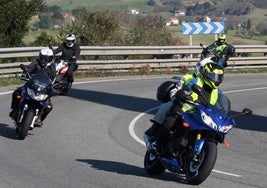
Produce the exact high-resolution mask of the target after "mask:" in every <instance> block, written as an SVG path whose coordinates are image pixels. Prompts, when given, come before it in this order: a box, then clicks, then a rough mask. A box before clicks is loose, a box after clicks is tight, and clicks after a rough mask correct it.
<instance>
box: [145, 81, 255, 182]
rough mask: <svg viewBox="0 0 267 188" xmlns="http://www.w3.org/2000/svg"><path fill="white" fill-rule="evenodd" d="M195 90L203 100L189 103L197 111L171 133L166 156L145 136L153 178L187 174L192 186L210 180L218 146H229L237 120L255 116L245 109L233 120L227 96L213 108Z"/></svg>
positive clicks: (147, 163) (147, 167)
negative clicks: (226, 136) (229, 139)
mask: <svg viewBox="0 0 267 188" xmlns="http://www.w3.org/2000/svg"><path fill="white" fill-rule="evenodd" d="M191 89H192V91H194V92H195V93H197V94H198V95H199V96H201V97H202V98H203V100H202V101H201V102H193V101H190V100H186V102H187V103H189V104H190V105H191V106H194V110H193V111H189V112H185V113H183V114H182V125H181V124H179V125H177V126H175V127H174V129H173V130H170V132H169V139H168V144H167V146H166V152H164V153H159V152H158V151H156V150H155V149H153V147H151V140H153V138H148V137H147V136H146V135H145V141H146V146H147V151H146V154H145V158H144V167H145V170H146V171H147V173H148V174H151V175H160V174H162V173H163V172H164V171H165V170H166V169H167V170H169V171H171V172H174V173H178V174H185V178H186V181H187V182H188V183H189V184H192V185H198V184H200V183H202V182H203V181H204V180H205V179H206V178H207V177H208V176H209V174H210V173H211V171H212V169H213V167H214V165H215V162H216V159H217V144H218V143H224V144H225V145H227V144H228V143H227V142H226V141H225V139H224V138H225V135H227V134H228V133H229V132H230V131H231V129H232V128H233V127H234V126H235V122H234V120H233V117H235V116H240V115H251V114H252V111H251V110H250V109H247V108H244V109H243V111H242V112H241V113H238V114H236V115H233V116H229V111H230V107H231V105H230V100H229V99H228V97H227V96H226V95H224V94H222V93H221V94H220V95H219V98H218V101H217V103H216V104H215V105H210V104H209V102H208V100H207V99H205V96H204V95H203V94H202V93H201V89H200V88H199V87H198V86H197V85H193V86H192V88H191Z"/></svg>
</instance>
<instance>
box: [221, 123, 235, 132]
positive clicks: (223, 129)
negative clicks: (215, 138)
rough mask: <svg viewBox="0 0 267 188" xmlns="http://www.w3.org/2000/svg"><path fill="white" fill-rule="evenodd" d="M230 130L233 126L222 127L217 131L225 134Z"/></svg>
mask: <svg viewBox="0 0 267 188" xmlns="http://www.w3.org/2000/svg"><path fill="white" fill-rule="evenodd" d="M232 128H233V125H224V126H222V127H221V128H220V129H219V131H220V132H222V133H227V132H228V131H230V130H231V129H232Z"/></svg>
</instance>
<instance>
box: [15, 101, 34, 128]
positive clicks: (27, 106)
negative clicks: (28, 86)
mask: <svg viewBox="0 0 267 188" xmlns="http://www.w3.org/2000/svg"><path fill="white" fill-rule="evenodd" d="M27 110H29V105H28V104H25V105H24V107H23V109H22V112H21V113H20V116H19V118H18V123H19V124H21V122H22V120H23V117H24V115H25V112H26V111H27ZM38 113H39V109H35V116H34V117H33V119H32V123H31V125H30V127H31V128H34V123H35V121H36V119H37V118H38Z"/></svg>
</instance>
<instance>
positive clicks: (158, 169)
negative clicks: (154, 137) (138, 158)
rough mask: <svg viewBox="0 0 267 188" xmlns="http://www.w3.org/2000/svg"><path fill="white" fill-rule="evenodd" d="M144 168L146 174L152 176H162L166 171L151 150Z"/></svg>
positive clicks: (148, 152) (147, 153) (146, 156)
mask: <svg viewBox="0 0 267 188" xmlns="http://www.w3.org/2000/svg"><path fill="white" fill-rule="evenodd" d="M144 167H145V170H146V172H147V173H148V174H151V175H160V174H162V173H163V172H164V171H165V169H166V168H165V167H164V166H163V165H162V164H161V162H160V160H159V159H158V158H157V156H156V155H155V154H154V153H152V152H151V151H149V150H147V151H146V155H145V159H144Z"/></svg>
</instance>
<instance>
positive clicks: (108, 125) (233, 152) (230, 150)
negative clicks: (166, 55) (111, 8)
mask: <svg viewBox="0 0 267 188" xmlns="http://www.w3.org/2000/svg"><path fill="white" fill-rule="evenodd" d="M170 79H171V77H170V76H163V77H131V78H114V79H110V78H103V79H94V80H92V79H91V80H79V81H76V83H75V84H74V85H73V88H72V89H71V90H70V92H69V93H68V95H67V96H58V97H54V98H53V99H52V102H53V104H54V110H53V111H52V112H51V114H50V115H49V116H48V118H47V119H46V120H45V121H44V124H45V126H44V127H43V128H36V129H34V130H33V131H30V132H29V133H30V135H29V136H28V137H27V138H26V139H25V140H23V141H21V140H17V139H16V137H15V130H14V126H13V123H12V121H11V120H10V118H9V117H8V112H9V105H10V100H11V91H12V90H13V89H14V88H15V87H8V88H0V93H1V94H0V104H1V108H0V114H1V116H0V187H1V188H13V187H20V188H36V187H39V188H42V187H45V188H95V187H96V188H134V187H138V188H143V187H144V188H152V187H155V188H156V187H157V188H158V187H168V188H174V187H175V188H177V187H191V186H190V185H187V184H186V183H185V182H184V181H183V176H179V175H176V174H173V173H170V172H164V173H163V174H162V175H161V176H156V177H153V176H149V175H147V174H146V172H145V170H144V168H143V158H144V154H145V151H146V149H145V147H144V145H143V138H142V137H143V132H144V131H145V130H146V129H147V128H148V127H149V126H150V125H151V124H150V122H149V119H150V118H152V117H153V114H154V113H155V110H153V108H157V107H158V105H159V103H158V102H157V101H156V100H155V95H156V94H155V93H156V88H157V86H158V85H159V84H161V83H162V82H163V81H165V80H170ZM266 80H267V74H236V75H228V74H227V75H225V80H224V82H223V84H222V88H223V90H224V91H225V93H226V94H227V96H229V98H230V100H231V101H232V111H233V113H234V112H240V111H241V110H242V109H243V108H244V107H248V108H251V109H252V110H253V112H254V114H253V115H252V116H250V117H242V118H236V119H235V120H236V123H237V127H236V128H235V129H233V130H232V132H231V133H230V134H229V135H228V136H227V137H226V139H227V140H228V141H229V143H230V146H229V147H225V146H223V145H219V146H218V152H219V153H218V158H217V162H216V165H215V168H214V170H213V172H212V173H211V175H210V176H209V177H208V179H207V180H206V181H205V182H203V183H202V184H201V185H199V186H198V187H205V188H214V187H216V188H220V187H222V188H224V187H228V188H232V187H233V188H235V187H242V188H247V187H257V188H266V187H267V181H266V176H267V167H266V166H267V123H266V122H267V117H266V114H267V107H266V101H267V83H266ZM144 112H146V113H144Z"/></svg>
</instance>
